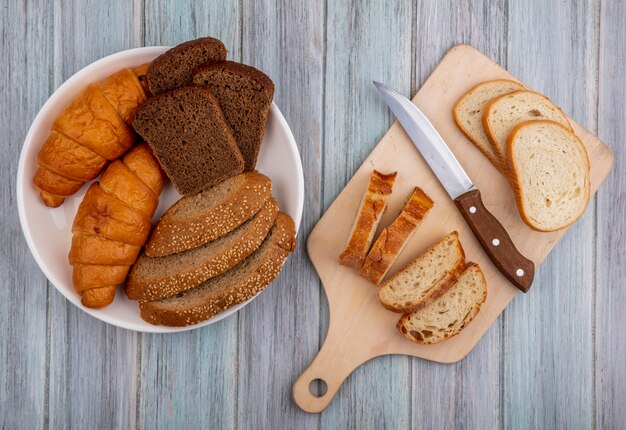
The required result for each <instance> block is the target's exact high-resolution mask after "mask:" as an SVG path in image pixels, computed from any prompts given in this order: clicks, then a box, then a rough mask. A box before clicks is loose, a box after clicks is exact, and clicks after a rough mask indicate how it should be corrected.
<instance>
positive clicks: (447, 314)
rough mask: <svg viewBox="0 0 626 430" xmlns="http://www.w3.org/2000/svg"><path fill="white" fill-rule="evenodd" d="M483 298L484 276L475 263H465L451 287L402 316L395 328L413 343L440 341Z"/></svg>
mask: <svg viewBox="0 0 626 430" xmlns="http://www.w3.org/2000/svg"><path fill="white" fill-rule="evenodd" d="M486 299H487V281H486V280H485V275H484V274H483V272H482V270H481V269H480V266H479V265H478V264H476V263H468V264H467V265H466V266H465V269H464V270H463V272H462V273H461V274H460V275H459V278H458V280H457V281H456V283H455V284H454V286H452V288H450V289H449V290H448V291H447V292H446V293H445V294H443V295H442V296H441V297H439V298H438V299H437V300H435V301H433V302H432V303H430V304H429V305H427V306H425V307H424V308H422V309H420V310H418V311H416V312H413V313H410V314H406V315H403V316H402V318H400V321H398V324H397V328H398V330H399V331H400V333H402V335H403V336H404V337H406V338H407V339H409V340H410V341H412V342H415V343H421V344H431V343H437V342H441V341H443V340H446V339H449V338H451V337H453V336H456V335H457V334H459V333H460V332H461V330H463V328H465V327H466V326H467V325H468V324H469V323H470V322H471V321H472V320H473V319H474V317H475V316H476V315H477V314H478V311H480V307H481V306H482V304H483V303H484V302H485V300H486Z"/></svg>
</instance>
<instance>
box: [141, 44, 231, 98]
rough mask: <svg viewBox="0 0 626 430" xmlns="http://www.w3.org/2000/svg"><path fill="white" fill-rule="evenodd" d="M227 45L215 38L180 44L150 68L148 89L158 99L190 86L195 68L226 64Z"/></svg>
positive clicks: (154, 62)
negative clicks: (212, 64)
mask: <svg viewBox="0 0 626 430" xmlns="http://www.w3.org/2000/svg"><path fill="white" fill-rule="evenodd" d="M225 59H226V48H225V47H224V44H223V43H222V42H221V41H219V40H217V39H214V38H212V37H202V38H200V39H195V40H190V41H188V42H184V43H181V44H180V45H177V46H175V47H173V48H172V49H170V50H169V51H167V52H165V53H164V54H161V55H159V56H158V57H157V58H155V59H154V60H153V61H152V63H150V65H149V66H148V72H147V74H146V76H147V80H148V87H149V88H150V91H151V92H152V94H154V95H157V94H161V93H163V92H165V91H169V90H171V89H174V88H177V87H182V86H183V85H186V84H188V83H189V82H191V77H192V76H193V72H194V71H195V70H196V68H197V67H198V66H199V65H201V64H204V63H206V62H208V61H215V60H225Z"/></svg>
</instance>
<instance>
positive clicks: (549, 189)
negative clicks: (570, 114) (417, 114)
mask: <svg viewBox="0 0 626 430" xmlns="http://www.w3.org/2000/svg"><path fill="white" fill-rule="evenodd" d="M453 115H454V120H455V121H456V123H457V125H458V127H459V128H460V129H461V130H462V131H463V133H465V135H466V136H467V137H468V138H469V139H470V140H471V141H472V143H473V144H474V145H475V146H476V147H477V148H478V149H479V150H480V151H481V152H482V153H483V155H484V156H485V157H487V159H489V161H490V162H491V163H492V164H493V165H494V166H495V167H496V169H498V171H499V172H500V173H501V174H502V175H504V176H505V177H506V178H507V179H508V182H509V184H510V186H511V188H512V189H513V191H514V193H515V196H516V202H517V206H518V209H519V212H520V215H521V217H522V219H523V220H524V222H525V223H526V224H527V225H528V226H529V227H530V228H532V229H534V230H537V231H554V230H560V229H562V228H565V227H567V226H569V225H570V224H572V223H573V222H574V221H576V220H577V219H578V218H579V217H580V216H581V215H582V214H583V212H584V211H585V209H586V208H587V204H588V202H589V196H590V177H589V157H588V155H587V151H586V149H585V146H584V144H583V143H582V141H581V140H580V139H579V138H578V136H576V134H575V133H574V130H573V128H572V126H571V125H570V123H569V121H568V119H567V117H566V116H565V114H564V113H563V112H562V111H561V109H559V108H558V107H557V106H555V105H554V104H553V103H552V102H551V101H550V100H549V99H548V98H547V97H545V96H543V95H541V94H539V93H537V92H534V91H531V90H529V89H528V88H526V87H525V86H524V85H522V84H521V83H519V82H516V81H511V80H504V79H498V80H493V81H487V82H482V83H480V84H478V85H476V86H475V87H473V88H472V89H470V90H469V91H468V92H467V93H466V94H465V95H463V97H461V98H460V99H459V100H458V102H457V103H456V105H455V106H454V108H453Z"/></svg>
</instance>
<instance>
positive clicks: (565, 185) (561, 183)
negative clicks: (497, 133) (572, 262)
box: [507, 121, 590, 231]
mask: <svg viewBox="0 0 626 430" xmlns="http://www.w3.org/2000/svg"><path fill="white" fill-rule="evenodd" d="M507 149H508V159H509V172H510V183H511V185H512V187H513V191H514V192H515V197H516V201H517V207H518V209H519V212H520V215H521V217H522V219H523V220H524V222H525V223H526V224H528V226H529V227H530V228H532V229H534V230H538V231H554V230H560V229H562V228H565V227H567V226H568V225H570V224H572V223H573V222H574V221H576V220H577V219H578V218H579V217H580V216H581V215H582V214H583V212H584V211H585V209H586V208H587V204H588V203H589V195H590V178H589V157H588V155H587V151H586V149H585V146H584V145H583V143H582V142H581V141H580V139H579V138H578V137H577V136H576V135H575V134H574V133H573V132H571V131H570V130H568V129H567V128H565V127H563V126H562V125H560V124H557V123H555V122H552V121H527V122H523V123H521V124H519V125H517V126H516V127H515V128H514V129H513V131H512V132H511V135H510V136H509V139H508V142H507Z"/></svg>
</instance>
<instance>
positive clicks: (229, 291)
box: [139, 213, 296, 327]
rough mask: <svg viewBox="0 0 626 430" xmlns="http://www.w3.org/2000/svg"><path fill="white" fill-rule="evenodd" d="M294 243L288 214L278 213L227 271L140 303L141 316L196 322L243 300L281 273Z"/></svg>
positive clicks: (171, 322)
mask: <svg viewBox="0 0 626 430" xmlns="http://www.w3.org/2000/svg"><path fill="white" fill-rule="evenodd" d="M295 246H296V229H295V226H294V223H293V220H292V219H291V218H290V217H289V215H287V214H284V213H279V214H278V217H277V218H276V223H275V224H274V227H273V228H272V230H271V231H270V233H269V235H268V237H267V238H266V239H265V241H263V243H262V244H261V246H260V247H259V248H258V249H257V250H256V251H255V252H254V253H253V254H252V255H250V256H249V257H248V258H246V259H245V260H243V261H242V262H241V263H239V264H238V265H237V266H235V267H233V268H232V269H230V270H229V271H227V272H226V273H224V274H222V275H220V276H217V277H215V278H211V279H209V280H207V281H205V282H203V283H202V284H200V285H199V286H198V287H196V288H193V289H191V290H188V291H185V292H182V293H180V294H177V295H176V296H173V297H168V298H165V299H162V300H157V301H153V302H142V303H140V304H139V310H140V314H141V318H143V319H144V320H145V321H147V322H149V323H151V324H155V325H165V326H172V327H180V326H186V325H192V324H197V323H199V322H202V321H204V320H206V319H209V318H211V317H212V316H215V315H217V314H218V313H220V312H222V311H224V310H225V309H228V308H230V307H232V306H235V305H237V304H239V303H243V302H245V301H246V300H248V299H250V298H252V297H254V296H255V295H256V294H258V293H259V292H260V291H261V290H263V289H264V288H265V287H267V286H268V285H269V284H270V283H271V282H272V281H273V280H274V279H275V278H276V277H277V276H278V274H279V273H280V270H281V268H282V266H283V263H284V262H285V260H286V259H287V257H288V256H289V254H291V252H292V251H293V249H294V248H295Z"/></svg>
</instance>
